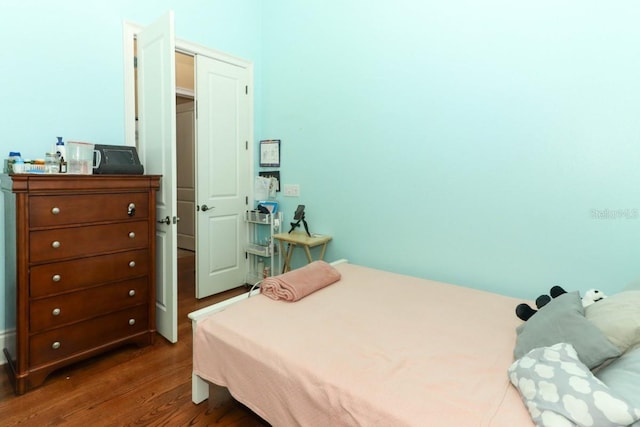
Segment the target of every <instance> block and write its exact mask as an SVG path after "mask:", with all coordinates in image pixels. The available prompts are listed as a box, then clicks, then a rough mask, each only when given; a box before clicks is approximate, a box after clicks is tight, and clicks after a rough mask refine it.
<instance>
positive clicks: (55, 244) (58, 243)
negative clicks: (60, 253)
mask: <svg viewBox="0 0 640 427" xmlns="http://www.w3.org/2000/svg"><path fill="white" fill-rule="evenodd" d="M51 247H52V248H53V249H58V248H59V247H60V242H58V241H57V240H55V241H53V242H52V243H51Z"/></svg>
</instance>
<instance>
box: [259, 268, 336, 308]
mask: <svg viewBox="0 0 640 427" xmlns="http://www.w3.org/2000/svg"><path fill="white" fill-rule="evenodd" d="M338 280H340V272H339V271H338V270H336V269H335V268H333V266H331V265H330V264H328V263H326V262H325V261H313V262H312V263H311V264H308V265H306V266H304V267H301V268H298V269H295V270H291V271H288V272H286V273H284V274H280V275H278V276H273V277H267V278H266V279H264V280H263V281H262V284H261V285H260V289H261V292H262V293H263V294H264V295H265V296H268V297H269V298H271V299H275V300H280V299H281V300H285V301H291V302H294V301H298V300H299V299H302V298H304V297H306V296H307V295H309V294H311V293H313V292H315V291H317V290H319V289H322V288H324V287H325V286H328V285H330V284H332V283H335V282H337V281H338Z"/></svg>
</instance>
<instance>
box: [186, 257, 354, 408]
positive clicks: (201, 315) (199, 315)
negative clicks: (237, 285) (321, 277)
mask: <svg viewBox="0 0 640 427" xmlns="http://www.w3.org/2000/svg"><path fill="white" fill-rule="evenodd" d="M345 262H349V261H348V260H346V259H339V260H337V261H334V262H332V263H331V265H338V264H342V263H345ZM259 293H260V289H254V290H252V291H249V292H245V293H243V294H240V295H238V296H235V297H233V298H229V299H227V300H224V301H221V302H219V303H216V304H213V305H210V306H209V307H205V308H201V309H200V310H197V311H194V312H192V313H189V315H188V316H189V319H191V330H192V333H193V334H194V339H195V333H196V328H197V326H198V322H200V321H201V320H203V319H205V318H207V317H209V316H210V315H212V314H214V313H217V312H219V311H222V310H224V309H225V308H227V307H229V306H230V305H232V304H235V303H236V302H238V301H241V300H243V299H246V298H249V297H250V296H253V295H256V294H259ZM210 385H211V384H210V383H209V382H208V381H206V380H204V379H202V378H200V377H199V376H198V375H196V374H195V373H193V372H192V373H191V401H192V402H193V403H195V404H198V403H201V402H204V401H205V400H207V399H208V398H209V386H210Z"/></svg>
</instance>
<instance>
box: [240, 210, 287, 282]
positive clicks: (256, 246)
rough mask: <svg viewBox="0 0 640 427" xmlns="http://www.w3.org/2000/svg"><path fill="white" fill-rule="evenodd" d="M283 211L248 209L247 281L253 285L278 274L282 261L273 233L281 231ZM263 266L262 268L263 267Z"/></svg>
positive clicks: (246, 216)
mask: <svg viewBox="0 0 640 427" xmlns="http://www.w3.org/2000/svg"><path fill="white" fill-rule="evenodd" d="M282 218H283V216H282V212H278V213H275V214H263V213H260V212H256V211H247V212H246V213H245V221H246V222H247V226H248V227H249V229H248V233H247V236H248V242H247V246H246V248H245V251H246V253H247V259H248V260H249V272H248V273H247V277H246V280H245V282H246V283H247V284H248V285H253V284H255V283H257V282H259V281H260V280H262V279H263V278H264V277H265V274H266V275H267V276H272V275H274V274H276V273H277V272H276V270H277V269H278V268H279V266H280V264H281V263H282V258H281V254H280V251H279V250H278V246H277V245H276V244H275V243H274V240H273V235H274V234H277V233H279V232H280V228H281V226H282ZM261 267H262V268H261Z"/></svg>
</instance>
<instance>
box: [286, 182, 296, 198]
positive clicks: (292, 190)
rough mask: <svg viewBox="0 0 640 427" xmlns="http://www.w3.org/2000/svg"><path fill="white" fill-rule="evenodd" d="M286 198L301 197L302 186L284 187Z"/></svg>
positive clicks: (287, 185) (291, 185)
mask: <svg viewBox="0 0 640 427" xmlns="http://www.w3.org/2000/svg"><path fill="white" fill-rule="evenodd" d="M283 192H284V195H285V196H288V197H300V185H299V184H285V185H284V187H283Z"/></svg>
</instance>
